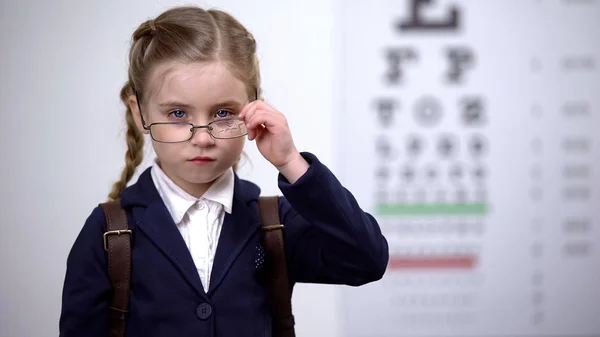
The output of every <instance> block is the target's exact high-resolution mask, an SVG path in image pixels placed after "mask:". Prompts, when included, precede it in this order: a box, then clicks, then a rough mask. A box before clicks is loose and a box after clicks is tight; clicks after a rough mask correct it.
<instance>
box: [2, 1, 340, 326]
mask: <svg viewBox="0 0 600 337" xmlns="http://www.w3.org/2000/svg"><path fill="white" fill-rule="evenodd" d="M175 4H182V3H181V2H176V1H142V0H136V1H126V2H125V1H114V0H113V1H95V2H90V1H77V0H55V1H43V0H30V1H17V0H12V1H10V0H4V1H3V2H2V9H1V10H0V53H1V54H0V113H1V116H2V121H1V122H0V128H1V129H0V130H1V132H0V149H1V152H0V158H1V160H2V165H0V169H1V174H0V186H1V191H2V194H1V196H2V199H1V200H0V214H1V226H2V227H1V228H2V230H1V234H0V262H1V267H2V275H1V276H2V277H1V279H0V309H1V311H0V336H11V337H13V336H26V337H36V336H40V337H41V336H52V335H57V334H58V318H59V313H60V296H61V287H62V282H63V277H64V272H65V260H66V257H67V254H68V251H69V249H70V247H71V245H72V243H73V240H74V239H75V237H76V235H77V234H78V231H79V230H80V228H81V226H82V225H83V222H84V220H85V218H86V217H87V216H88V215H89V213H90V212H91V210H92V209H93V207H94V206H95V205H96V204H98V203H99V202H102V201H104V200H105V197H106V195H107V193H108V192H109V189H110V186H111V184H112V182H113V181H114V180H116V179H117V178H118V175H119V173H120V171H121V168H122V165H123V162H124V160H123V156H124V151H125V144H124V140H123V136H124V128H123V126H124V119H123V108H122V106H121V103H120V101H119V98H118V94H119V90H120V88H121V85H122V84H123V82H124V80H125V79H126V59H127V49H128V44H129V38H130V36H131V33H132V32H133V30H134V29H135V27H136V26H137V25H138V24H139V23H141V22H142V21H143V20H145V19H147V18H149V17H152V16H155V15H157V14H158V13H159V12H160V11H162V10H163V9H165V8H167V7H170V6H172V5H175ZM209 6H211V7H218V8H222V9H225V10H228V11H230V12H231V13H232V14H233V15H234V16H236V17H237V18H238V19H239V20H240V21H242V23H244V24H245V25H247V27H248V28H249V29H250V30H251V31H252V32H253V34H254V35H255V37H256V39H257V40H258V44H259V54H260V59H261V62H262V75H263V88H264V93H265V97H266V99H267V100H268V101H270V102H271V103H272V104H274V105H275V106H276V107H277V108H278V109H280V110H281V111H282V112H284V113H285V114H286V115H287V117H288V119H289V122H290V125H291V128H292V132H293V135H294V137H295V141H296V144H297V146H298V148H299V149H301V150H309V151H311V152H313V153H315V154H317V155H318V156H319V157H320V158H321V160H322V161H324V162H325V163H326V164H329V166H330V167H331V168H332V169H334V171H335V167H334V166H333V163H332V161H333V156H332V137H331V136H330V131H329V130H330V126H331V116H332V110H333V109H334V106H333V103H332V102H333V99H332V94H333V90H332V79H333V71H332V57H333V42H334V41H333V35H332V33H333V32H332V18H333V9H332V8H331V7H332V2H331V1H322V0H305V1H302V2H293V3H292V2H286V3H285V4H284V3H283V2H282V1H276V0H254V1H233V0H229V1H225V0H223V1H217V0H215V1H213V2H211V3H210V4H209ZM247 153H248V154H249V155H250V158H251V160H252V167H250V166H246V167H244V168H243V170H242V175H243V176H244V177H247V178H249V179H251V180H253V181H255V182H256V183H258V184H259V185H261V186H262V187H263V191H264V193H265V194H272V193H277V192H278V190H277V186H276V171H275V170H274V169H273V168H272V167H270V166H269V165H268V164H267V163H266V161H265V160H264V159H262V158H261V157H260V155H259V154H258V152H257V151H256V150H255V148H254V143H251V144H249V146H248V148H247ZM337 290H338V289H337V288H334V287H328V286H306V285H300V286H298V287H297V289H296V293H295V297H294V311H295V313H296V318H297V331H298V335H299V336H328V337H329V336H336V335H339V333H340V331H341V329H340V328H339V326H338V325H339V323H338V322H339V319H338V310H336V304H335V300H336V296H337V293H338V291H337Z"/></svg>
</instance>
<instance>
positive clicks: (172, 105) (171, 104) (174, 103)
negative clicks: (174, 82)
mask: <svg viewBox="0 0 600 337" xmlns="http://www.w3.org/2000/svg"><path fill="white" fill-rule="evenodd" d="M158 106H160V107H167V108H184V109H192V108H193V107H192V105H191V104H187V103H182V102H177V101H166V102H162V103H160V104H158Z"/></svg>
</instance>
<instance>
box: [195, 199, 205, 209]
mask: <svg viewBox="0 0 600 337" xmlns="http://www.w3.org/2000/svg"><path fill="white" fill-rule="evenodd" d="M196 208H197V209H204V202H203V201H201V200H198V202H197V203H196Z"/></svg>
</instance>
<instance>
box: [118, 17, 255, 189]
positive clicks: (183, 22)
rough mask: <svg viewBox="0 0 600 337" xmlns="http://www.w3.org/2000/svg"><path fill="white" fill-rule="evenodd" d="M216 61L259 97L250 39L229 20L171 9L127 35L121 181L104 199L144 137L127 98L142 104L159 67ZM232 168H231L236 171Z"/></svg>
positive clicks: (130, 170) (126, 172)
mask: <svg viewBox="0 0 600 337" xmlns="http://www.w3.org/2000/svg"><path fill="white" fill-rule="evenodd" d="M168 61H180V62H185V63H188V62H206V61H220V62H222V63H223V64H224V65H225V66H226V67H227V69H229V71H231V72H232V74H234V76H236V77H237V78H238V79H240V80H241V81H242V82H244V83H245V84H246V88H247V91H248V97H249V98H252V99H253V98H254V97H255V95H256V96H258V97H260V93H261V90H260V71H259V67H258V59H257V57H256V42H255V40H254V38H253V37H252V34H250V32H248V30H246V28H244V26H242V24H241V23H239V22H238V21H237V20H236V19H235V18H233V17H232V16H231V15H229V14H227V13H225V12H222V11H219V10H204V9H202V8H199V7H194V6H182V7H175V8H172V9H169V10H167V11H166V12H164V13H162V14H160V15H159V16H158V17H156V19H154V20H148V21H146V22H144V23H142V24H141V25H140V26H139V27H138V28H137V29H136V30H135V32H134V33H133V36H132V43H131V49H130V51H129V71H128V81H127V82H126V83H125V85H124V86H123V88H122V89H121V100H122V101H123V103H124V104H125V107H126V115H125V119H126V121H127V133H126V141H127V152H126V153H125V167H124V168H123V171H122V172H121V178H120V179H119V181H117V182H116V183H114V185H113V187H112V190H111V192H110V194H109V196H108V197H109V199H110V200H114V199H117V198H118V197H119V195H120V194H121V192H123V190H124V189H125V187H126V186H127V183H128V182H129V180H130V179H131V177H132V176H133V174H134V173H135V170H136V169H137V167H138V166H139V165H140V163H141V162H142V159H143V157H144V137H143V134H142V133H141V132H140V131H139V130H138V128H137V126H136V124H135V120H134V118H133V114H132V111H131V109H130V108H129V97H130V96H131V95H134V94H135V93H136V92H137V95H138V98H139V99H140V100H141V101H143V100H144V97H145V94H146V93H147V79H148V75H149V73H150V71H151V70H152V68H153V67H154V66H156V65H157V64H159V63H162V62H168ZM236 166H237V163H236V164H235V165H234V169H236Z"/></svg>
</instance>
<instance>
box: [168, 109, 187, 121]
mask: <svg viewBox="0 0 600 337" xmlns="http://www.w3.org/2000/svg"><path fill="white" fill-rule="evenodd" d="M169 116H173V117H175V118H178V119H179V118H184V117H185V111H183V110H175V111H172V112H171V113H169Z"/></svg>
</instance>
